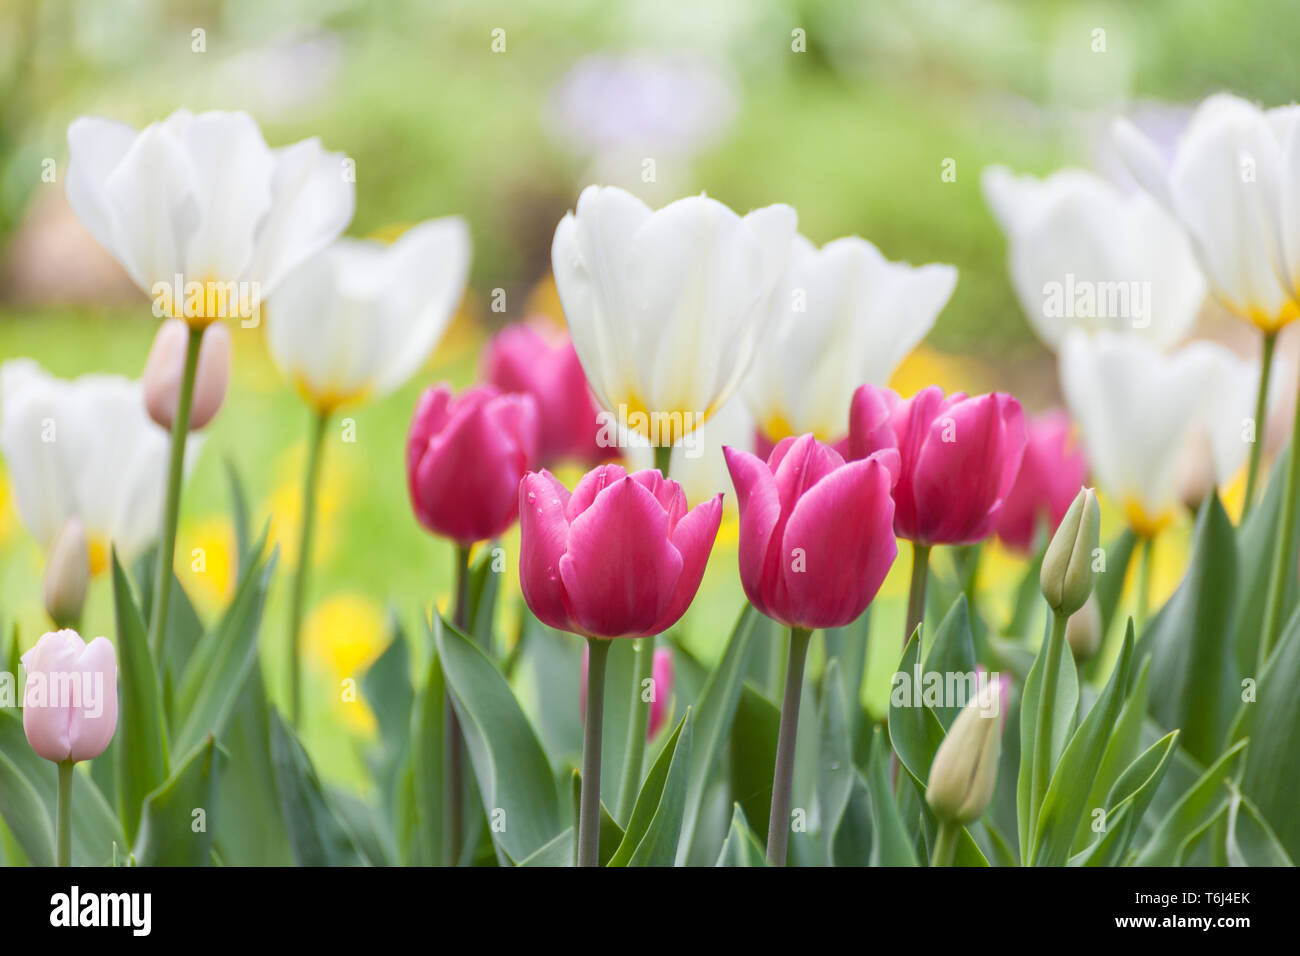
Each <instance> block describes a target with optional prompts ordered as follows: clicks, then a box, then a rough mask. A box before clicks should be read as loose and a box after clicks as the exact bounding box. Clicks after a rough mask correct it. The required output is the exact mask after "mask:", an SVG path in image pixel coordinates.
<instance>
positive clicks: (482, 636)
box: [469, 547, 502, 657]
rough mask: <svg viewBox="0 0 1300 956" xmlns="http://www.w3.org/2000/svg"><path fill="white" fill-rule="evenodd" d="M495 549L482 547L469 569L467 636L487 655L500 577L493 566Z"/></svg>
mask: <svg viewBox="0 0 1300 956" xmlns="http://www.w3.org/2000/svg"><path fill="white" fill-rule="evenodd" d="M495 550H496V549H495V547H487V548H484V549H483V553H482V555H480V556H479V559H478V561H476V562H475V563H474V565H473V567H471V568H470V571H469V595H470V596H469V612H470V613H469V636H470V637H472V638H473V639H474V643H476V644H477V645H478V646H479V647H481V648H483V650H484V651H485V652H486V653H487V655H488V657H492V656H493V640H492V623H493V621H494V619H495V616H496V606H497V594H498V593H499V592H500V590H501V578H502V574H501V572H499V571H496V570H494V568H493V564H494V562H495V558H494V556H493V552H494V551H495Z"/></svg>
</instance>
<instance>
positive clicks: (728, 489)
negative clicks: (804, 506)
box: [623, 395, 771, 510]
mask: <svg viewBox="0 0 1300 956" xmlns="http://www.w3.org/2000/svg"><path fill="white" fill-rule="evenodd" d="M757 437H758V436H757V433H756V430H755V428H754V418H753V416H752V415H751V414H750V413H749V407H748V406H747V405H746V404H745V402H744V401H743V400H742V397H741V396H740V395H733V396H732V397H731V398H729V399H728V400H727V402H726V404H725V405H723V406H722V408H720V409H718V411H717V414H715V415H714V416H713V417H712V418H710V419H709V420H708V421H707V422H705V423H704V424H703V425H701V426H700V427H699V428H697V429H696V430H695V431H693V432H691V434H689V435H687V436H686V438H685V439H683V440H682V441H679V442H678V443H677V444H676V445H674V446H673V456H672V473H673V480H674V481H676V482H677V483H678V484H680V485H681V486H682V490H683V491H685V492H686V500H687V501H703V500H704V499H706V498H712V497H713V496H714V495H716V494H718V493H719V492H721V493H722V494H723V495H724V497H723V499H722V506H723V509H724V510H725V509H727V508H731V509H733V510H734V508H735V498H734V493H735V487H734V486H733V485H732V483H731V473H730V472H729V471H727V460H726V458H725V457H724V456H723V451H722V450H723V448H725V447H727V446H730V447H732V448H740V449H742V450H744V451H754V450H755V439H756V438H757ZM623 444H624V445H625V447H624V449H623V455H624V460H625V462H626V464H627V466H628V467H629V468H633V469H641V468H653V467H654V459H655V453H656V452H657V451H658V449H656V448H655V447H654V446H653V445H651V444H650V442H649V440H648V439H645V438H643V437H642V436H641V435H639V434H637V433H635V432H633V433H630V434H629V435H627V436H626V441H625V442H623ZM768 453H769V454H770V453H771V448H768ZM762 457H764V458H766V457H767V455H763V456H762Z"/></svg>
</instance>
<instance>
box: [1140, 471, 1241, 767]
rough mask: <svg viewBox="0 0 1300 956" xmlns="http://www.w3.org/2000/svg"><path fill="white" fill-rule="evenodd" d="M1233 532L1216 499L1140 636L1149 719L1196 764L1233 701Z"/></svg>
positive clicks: (1212, 746)
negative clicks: (1185, 562) (1176, 733)
mask: <svg viewBox="0 0 1300 956" xmlns="http://www.w3.org/2000/svg"><path fill="white" fill-rule="evenodd" d="M1236 581H1237V548H1236V531H1235V529H1234V528H1233V527H1232V522H1231V521H1229V520H1228V516H1227V514H1226V513H1225V512H1224V510H1223V506H1222V505H1221V504H1219V498H1218V496H1217V495H1210V496H1209V498H1207V499H1206V501H1205V504H1204V505H1202V507H1201V513H1200V516H1199V517H1198V518H1197V521H1196V533H1195V538H1194V543H1193V547H1192V560H1191V564H1190V566H1189V567H1188V569H1187V574H1186V575H1185V576H1184V578H1183V581H1182V583H1181V584H1180V585H1179V586H1178V590H1177V591H1175V592H1174V595H1173V597H1171V598H1170V599H1169V602H1168V603H1167V604H1165V606H1164V607H1163V608H1162V609H1161V610H1160V612H1159V614H1157V615H1156V617H1155V619H1154V620H1153V621H1152V622H1151V623H1150V625H1149V626H1148V627H1147V628H1146V630H1145V631H1144V633H1143V635H1142V642H1141V645H1140V647H1139V650H1138V653H1139V656H1141V655H1142V654H1144V653H1147V652H1149V653H1150V654H1151V678H1152V680H1151V711H1150V713H1151V716H1152V717H1154V718H1155V719H1156V721H1157V723H1159V724H1160V725H1161V726H1163V727H1177V728H1179V729H1180V730H1181V731H1182V736H1181V737H1180V738H1179V739H1180V740H1181V742H1182V746H1183V747H1184V748H1185V749H1186V750H1187V752H1188V753H1190V754H1191V755H1192V756H1193V757H1195V758H1196V759H1197V760H1198V761H1200V762H1201V763H1202V764H1209V763H1210V762H1212V761H1213V760H1214V757H1215V756H1216V755H1217V754H1218V753H1219V750H1220V748H1221V747H1222V744H1223V740H1224V735H1225V734H1226V732H1227V730H1228V721H1229V720H1230V719H1231V716H1232V710H1233V700H1234V699H1238V698H1239V691H1238V689H1237V685H1238V682H1239V680H1240V676H1239V674H1238V672H1237V668H1236V661H1235V658H1234V656H1233V651H1232V646H1231V644H1230V643H1229V642H1228V641H1227V640H1225V639H1224V636H1225V635H1229V634H1231V633H1232V615H1233V610H1234V600H1235V595H1236V590H1237V588H1236Z"/></svg>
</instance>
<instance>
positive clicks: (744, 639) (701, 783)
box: [677, 603, 760, 866]
mask: <svg viewBox="0 0 1300 956" xmlns="http://www.w3.org/2000/svg"><path fill="white" fill-rule="evenodd" d="M759 616H760V615H759V613H758V611H756V610H754V608H753V606H752V605H750V604H748V603H746V604H745V607H744V610H742V611H741V612H740V617H739V618H738V619H737V620H736V626H735V627H734V628H733V629H732V631H731V636H730V637H729V638H727V644H726V647H724V648H723V650H722V659H721V660H720V661H719V662H718V666H717V668H716V669H715V670H714V671H713V672H712V673H711V674H710V675H709V679H708V681H707V682H706V683H705V685H704V689H703V690H702V691H700V696H699V699H698V701H697V703H696V706H695V713H696V719H695V731H694V740H693V742H692V746H691V772H690V779H689V781H688V783H687V786H686V809H685V812H684V814H683V816H682V837H681V840H680V842H679V844H678V849H677V865H678V866H684V865H685V863H686V858H687V855H688V854H689V853H690V851H691V842H692V841H693V840H694V838H695V826H696V823H697V821H698V820H699V815H700V807H701V805H702V803H703V801H704V790H705V787H706V786H707V785H708V782H709V780H710V778H711V777H712V776H713V773H714V771H715V770H716V768H717V764H718V756H719V754H720V752H721V750H722V743H723V741H724V740H726V739H727V735H728V734H729V733H730V732H731V724H732V720H733V719H734V718H735V716H736V705H737V703H738V702H739V700H740V689H741V687H742V685H743V683H744V679H745V666H746V662H747V660H748V658H749V649H750V646H751V639H752V638H753V635H754V624H755V621H756V620H757V619H758V617H759Z"/></svg>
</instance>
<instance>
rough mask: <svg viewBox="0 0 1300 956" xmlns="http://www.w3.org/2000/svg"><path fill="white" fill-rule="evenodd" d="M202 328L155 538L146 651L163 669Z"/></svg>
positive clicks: (192, 351)
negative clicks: (182, 488) (161, 523)
mask: <svg viewBox="0 0 1300 956" xmlns="http://www.w3.org/2000/svg"><path fill="white" fill-rule="evenodd" d="M202 341H203V329H200V328H195V327H194V326H190V334H189V340H188V343H187V345H186V348H185V371H184V372H183V373H182V375H181V392H180V397H179V399H178V400H177V403H176V417H175V418H174V419H173V420H172V440H171V455H170V458H169V460H168V462H167V498H166V500H165V501H164V502H163V526H162V536H161V537H160V538H159V539H158V564H157V570H156V571H155V573H154V587H153V609H152V611H151V612H150V615H149V649H150V650H151V651H153V658H154V661H155V662H157V664H158V666H159V668H161V667H162V659H163V658H162V652H163V641H164V640H165V639H166V636H167V611H168V606H169V604H170V602H171V596H172V567H173V565H174V563H175V561H176V526H177V524H178V523H179V520H180V514H181V483H182V481H183V480H184V478H185V441H186V439H187V438H188V437H189V434H190V408H191V406H192V405H193V404H194V380H195V378H197V377H198V369H199V344H200V343H201V342H202Z"/></svg>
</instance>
